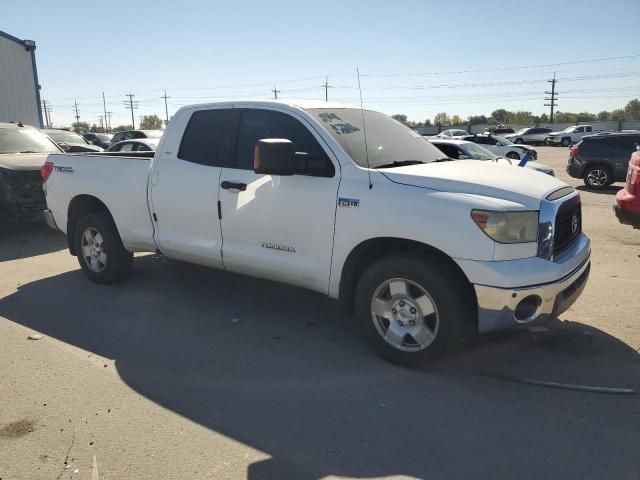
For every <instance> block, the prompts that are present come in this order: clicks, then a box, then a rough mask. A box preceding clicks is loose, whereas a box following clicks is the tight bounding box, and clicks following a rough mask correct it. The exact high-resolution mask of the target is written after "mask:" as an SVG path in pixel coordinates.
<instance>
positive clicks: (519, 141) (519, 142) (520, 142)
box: [515, 138, 524, 145]
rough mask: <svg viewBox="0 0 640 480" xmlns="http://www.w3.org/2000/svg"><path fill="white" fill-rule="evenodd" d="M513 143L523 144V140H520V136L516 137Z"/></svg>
mask: <svg viewBox="0 0 640 480" xmlns="http://www.w3.org/2000/svg"><path fill="white" fill-rule="evenodd" d="M515 143H516V144H518V145H524V140H522V139H521V138H518V139H517V140H516V141H515Z"/></svg>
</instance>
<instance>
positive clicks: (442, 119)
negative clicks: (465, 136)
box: [433, 112, 451, 125]
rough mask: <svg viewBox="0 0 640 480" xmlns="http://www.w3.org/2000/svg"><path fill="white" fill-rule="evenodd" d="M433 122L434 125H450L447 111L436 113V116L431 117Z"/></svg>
mask: <svg viewBox="0 0 640 480" xmlns="http://www.w3.org/2000/svg"><path fill="white" fill-rule="evenodd" d="M433 123H434V125H450V124H451V119H450V118H449V115H447V112H440V113H436V116H435V117H433Z"/></svg>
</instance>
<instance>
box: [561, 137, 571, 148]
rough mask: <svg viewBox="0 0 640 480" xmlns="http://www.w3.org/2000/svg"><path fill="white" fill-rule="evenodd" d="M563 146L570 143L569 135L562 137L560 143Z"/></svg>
mask: <svg viewBox="0 0 640 480" xmlns="http://www.w3.org/2000/svg"><path fill="white" fill-rule="evenodd" d="M560 144H561V145H562V146H563V147H568V146H569V145H571V139H570V138H569V137H564V138H563V139H562V141H561V143H560Z"/></svg>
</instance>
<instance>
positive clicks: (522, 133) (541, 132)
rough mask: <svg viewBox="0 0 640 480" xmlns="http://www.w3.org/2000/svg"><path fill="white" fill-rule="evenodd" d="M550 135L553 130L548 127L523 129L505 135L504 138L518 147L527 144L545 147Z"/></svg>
mask: <svg viewBox="0 0 640 480" xmlns="http://www.w3.org/2000/svg"><path fill="white" fill-rule="evenodd" d="M550 133H551V129H550V128H546V127H533V128H522V129H520V130H518V131H517V132H515V133H510V134H509V135H505V136H504V138H506V139H507V140H510V141H512V142H513V143H516V144H518V145H522V144H526V143H532V144H537V145H544V143H545V142H546V140H547V137H548V136H549V134H550Z"/></svg>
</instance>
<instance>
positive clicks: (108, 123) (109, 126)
mask: <svg viewBox="0 0 640 480" xmlns="http://www.w3.org/2000/svg"><path fill="white" fill-rule="evenodd" d="M112 113H113V112H107V118H106V120H105V123H106V125H107V133H109V132H110V131H111V114H112Z"/></svg>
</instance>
